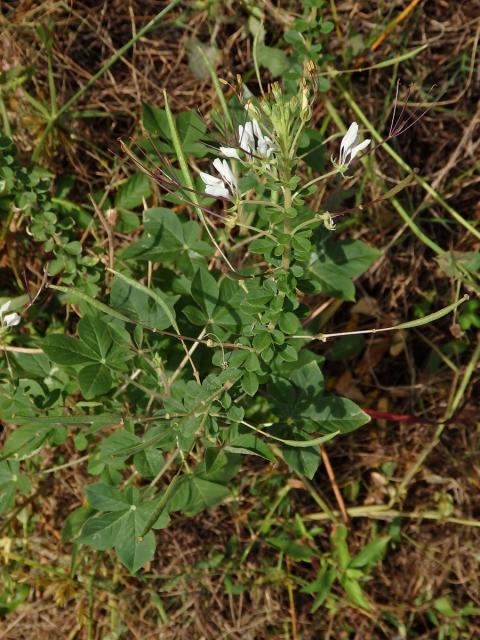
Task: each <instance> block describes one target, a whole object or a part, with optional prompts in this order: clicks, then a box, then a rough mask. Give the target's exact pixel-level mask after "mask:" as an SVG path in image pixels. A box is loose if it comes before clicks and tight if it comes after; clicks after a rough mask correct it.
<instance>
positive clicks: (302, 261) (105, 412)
mask: <svg viewBox="0 0 480 640" xmlns="http://www.w3.org/2000/svg"><path fill="white" fill-rule="evenodd" d="M217 88H218V91H219V102H220V104H221V105H222V113H221V114H216V115H213V116H212V119H211V120H212V123H213V124H214V125H215V126H216V128H217V134H214V133H211V132H210V131H208V130H207V126H206V124H205V123H204V122H203V120H202V119H201V118H200V117H199V116H198V115H197V114H196V113H193V112H189V113H183V114H180V115H179V116H177V117H175V116H174V115H173V113H172V111H171V109H170V106H169V102H168V98H167V96H166V95H165V107H164V109H159V108H156V107H152V106H148V105H145V106H144V112H143V126H144V130H145V135H144V136H143V137H141V138H140V139H139V140H138V144H137V147H136V150H132V149H133V147H131V146H130V145H127V144H125V143H124V144H123V145H122V148H123V149H124V151H125V153H126V154H127V156H128V157H130V159H131V160H132V161H133V162H134V163H135V164H136V165H137V167H138V168H139V169H140V171H142V172H144V173H145V174H147V176H149V177H150V178H151V181H152V184H153V185H154V194H153V196H151V197H150V189H149V188H148V190H147V191H146V194H148V196H149V197H148V198H140V200H139V201H137V200H135V198H134V202H135V206H137V205H138V204H139V202H142V201H143V203H144V207H143V213H142V215H143V230H142V231H141V233H139V234H137V235H136V239H135V240H129V241H128V242H127V243H124V244H123V246H122V247H120V248H116V247H114V246H113V245H112V244H111V243H112V227H113V225H114V222H112V220H113V219H114V216H112V215H110V217H108V216H107V215H106V210H105V209H104V210H103V213H102V211H101V210H100V209H101V205H98V207H97V208H98V209H99V211H100V215H101V216H102V220H103V222H104V224H105V226H106V228H107V230H108V231H109V233H108V237H109V242H110V245H109V251H108V255H107V254H105V255H104V256H102V259H103V263H104V264H105V271H104V273H103V274H102V278H103V280H101V279H100V280H98V279H97V278H96V279H95V287H93V288H92V286H89V287H85V286H83V285H82V284H81V283H80V284H77V281H76V279H75V278H74V277H73V276H72V278H71V279H70V280H67V281H65V280H64V281H63V282H62V281H61V280H60V279H58V278H57V280H55V281H54V276H55V275H56V272H55V271H51V272H50V274H49V279H48V283H47V285H46V286H47V290H48V292H49V293H50V294H57V296H58V304H59V308H58V309H57V315H58V318H60V320H59V321H58V324H56V325H55V324H53V325H52V327H51V330H50V332H49V333H48V334H47V335H46V336H45V337H42V338H36V345H35V348H24V349H12V348H10V349H9V344H10V343H11V341H12V340H14V339H15V335H16V332H17V331H18V330H19V329H18V327H19V326H20V325H19V324H18V323H19V322H20V315H18V314H19V313H20V314H21V309H19V308H18V305H17V306H14V307H12V306H10V302H9V301H7V300H5V301H2V305H3V306H2V313H3V312H4V311H5V312H6V313H7V312H8V314H11V312H12V311H13V312H14V313H15V315H14V316H12V315H2V329H1V331H2V342H3V343H4V354H5V358H6V360H7V363H8V374H6V375H4V376H3V379H2V384H1V387H0V415H1V418H2V419H3V420H4V421H5V422H7V423H8V424H9V425H13V428H12V429H11V430H10V432H9V434H8V437H7V438H6V441H5V445H4V447H3V449H2V450H1V452H0V508H1V509H2V511H4V512H5V511H8V510H9V509H11V508H12V507H13V505H14V502H15V494H16V492H17V491H19V492H21V493H23V494H25V495H28V494H29V493H30V492H32V491H34V486H35V484H36V483H38V479H37V474H38V471H39V470H40V469H42V465H43V464H44V463H43V462H42V461H43V460H46V459H47V458H48V459H50V464H51V461H52V455H50V456H43V455H41V454H40V452H41V451H42V449H46V450H49V451H51V452H53V461H54V466H49V468H48V469H46V471H50V472H52V471H55V470H56V469H57V468H63V467H67V466H71V465H78V464H85V467H86V472H87V473H88V475H89V476H90V478H91V481H90V482H88V484H87V485H86V487H85V494H86V501H85V502H84V504H83V505H82V506H81V507H80V508H78V509H76V510H74V511H73V512H72V513H70V514H69V515H68V517H66V522H65V526H64V531H63V535H64V539H65V540H66V541H69V542H72V543H73V544H74V545H86V546H88V547H91V548H92V549H96V550H100V551H106V550H109V549H114V550H115V551H116V553H117V554H118V556H119V558H120V560H121V561H122V562H123V564H124V565H125V566H126V567H127V568H128V569H129V570H130V571H131V572H136V571H138V570H139V569H140V568H141V567H142V566H144V565H145V564H146V563H147V562H149V561H150V560H152V558H153V556H154V553H155V548H156V542H157V537H158V536H161V534H156V533H155V531H156V530H159V529H163V528H165V527H168V526H174V523H175V514H176V513H181V514H184V515H186V516H193V515H195V514H197V513H199V512H201V511H202V510H205V509H208V508H211V507H213V506H215V505H218V504H220V503H221V502H222V501H224V500H226V499H227V498H228V499H229V500H230V501H235V500H236V499H237V497H238V490H237V488H236V487H237V486H238V483H237V482H236V480H235V478H236V477H238V475H239V473H240V471H241V469H242V465H244V464H245V458H248V457H249V456H257V457H260V458H263V459H264V460H265V464H271V465H283V466H284V468H285V469H287V468H288V469H289V470H290V472H291V473H295V474H296V475H298V476H299V477H300V478H306V479H307V480H308V479H312V478H313V477H314V475H315V473H316V471H317V469H318V467H319V464H320V463H321V459H322V458H321V447H322V446H323V444H324V443H326V442H328V441H330V440H332V439H334V438H341V437H342V435H343V434H345V433H349V432H351V431H353V430H355V429H358V428H360V427H362V426H363V425H365V424H366V423H367V422H368V421H369V416H368V415H367V413H365V412H364V411H363V410H362V409H361V408H360V407H358V406H357V405H356V404H355V403H354V402H352V401H351V400H349V399H346V398H342V397H339V396H337V395H333V394H332V393H329V392H328V391H327V389H326V388H325V384H324V376H323V373H322V369H323V367H324V358H323V356H322V355H321V349H318V348H317V347H318V346H319V345H321V343H322V341H325V340H326V339H327V338H328V335H326V334H322V333H319V332H318V328H317V329H315V328H313V327H315V326H316V324H315V322H312V315H311V305H309V304H308V303H309V301H311V300H314V296H316V295H317V294H324V295H325V296H329V297H333V298H338V299H340V300H354V298H355V287H354V280H355V278H357V277H358V276H360V275H361V274H362V273H364V272H365V271H366V270H367V269H368V267H369V266H370V265H371V264H372V263H373V262H374V261H375V260H376V259H377V258H378V257H379V251H378V250H377V249H375V248H372V247H370V246H368V245H367V244H365V243H364V242H362V241H360V240H353V239H350V238H348V237H347V238H346V239H340V237H339V234H338V231H336V225H342V220H343V219H344V215H345V213H346V212H345V211H344V212H342V211H339V210H338V207H337V208H336V209H335V211H334V212H333V213H332V211H330V210H329V208H330V209H331V208H332V205H330V207H329V206H328V205H327V204H326V203H327V196H328V194H331V193H332V192H334V191H335V189H337V190H338V189H339V188H340V185H341V183H342V180H343V179H344V178H345V177H346V176H347V174H348V172H349V171H350V170H351V169H352V167H353V165H354V163H355V162H356V161H357V160H358V157H359V156H360V155H361V154H362V153H366V152H368V151H369V150H372V147H371V146H370V140H368V139H364V138H362V135H361V132H359V127H358V125H357V124H356V123H355V122H354V123H352V124H351V126H350V127H349V129H348V131H347V132H346V134H345V135H344V137H343V139H341V141H340V140H339V139H337V138H336V137H335V140H333V141H331V142H330V143H329V145H330V146H331V147H332V148H334V147H335V149H336V150H335V151H334V154H333V158H332V161H333V162H332V164H331V167H330V168H329V169H328V170H327V171H324V172H323V173H321V174H320V175H318V171H317V167H318V166H319V164H322V163H319V160H318V158H319V156H320V157H321V158H323V155H324V152H323V149H324V147H325V146H326V144H325V141H322V142H318V136H314V137H313V138H310V137H309V132H312V131H313V129H312V128H311V119H312V111H313V109H312V108H313V104H314V101H315V99H316V97H317V87H316V80H315V70H314V69H313V68H312V66H311V65H310V66H308V65H307V66H306V68H305V72H304V74H303V77H302V78H301V79H300V80H299V83H298V86H297V91H296V93H294V94H289V93H286V92H285V91H284V90H283V89H282V88H281V86H280V85H279V84H277V83H275V84H273V85H271V86H270V87H269V89H268V91H266V92H265V93H264V92H263V91H262V93H261V97H260V98H256V97H254V96H253V95H251V94H250V93H249V92H248V90H247V89H246V87H243V86H239V87H238V88H235V89H234V90H233V88H231V89H232V93H233V97H232V99H231V101H230V103H229V104H227V102H226V100H225V97H224V94H223V93H222V91H221V90H220V87H219V85H218V87H217ZM312 140H313V142H312ZM204 159H206V161H203V160H204ZM200 161H202V162H200ZM199 164H200V167H199V166H198V165H199ZM140 175H141V174H140ZM136 182H138V180H137V181H136ZM327 185H328V187H327ZM36 188H37V187H36ZM143 188H145V187H143ZM37 191H38V188H37ZM396 191H398V187H397V188H396V190H395V192H396ZM147 199H148V201H149V202H152V203H153V204H155V206H148V203H147ZM333 201H334V199H332V200H331V202H333ZM104 202H105V199H104ZM159 204H161V206H159ZM55 206H57V207H58V206H59V204H58V201H57V204H56V205H55ZM106 206H107V204H105V207H106ZM364 206H366V205H364ZM104 214H105V215H104ZM131 215H133V214H131ZM45 216H46V213H43V218H45ZM43 218H42V217H41V216H40V218H38V220H40V222H39V221H38V220H37V222H36V223H35V229H34V230H32V233H34V234H36V236H37V237H38V238H39V240H41V241H43V242H47V243H50V244H52V247H50V246H49V247H47V249H48V250H53V243H54V242H56V243H57V246H58V247H60V244H61V249H62V253H61V256H64V254H65V251H67V253H68V250H69V246H68V244H66V243H64V242H62V243H60V240H59V238H60V239H61V237H60V236H59V235H55V234H54V233H53V231H54V229H53V227H52V233H51V236H49V235H48V233H46V232H43V231H42V230H41V229H40V226H39V225H40V224H43V225H44V226H45V224H46V223H48V224H50V225H55V222H56V218H55V219H54V214H53V213H50V214H49V216H47V218H46V222H45V223H44V222H43ZM47 226H48V225H47ZM42 228H43V227H42ZM45 228H47V227H45ZM70 249H71V253H72V255H73V254H74V253H75V252H77V253H78V255H80V253H81V247H79V246H77V245H75V247H70ZM73 249H74V250H75V251H73ZM56 250H57V252H58V251H60V249H59V248H58V249H56ZM77 250H78V251H77ZM59 255H60V254H59ZM55 259H56V260H58V259H59V258H58V256H57V257H56V258H55ZM62 259H64V258H63V257H62ZM72 259H73V258H72ZM70 264H73V262H72V261H71V260H70V262H68V265H70ZM99 264H102V263H101V262H100V263H98V261H96V262H95V269H96V271H95V273H97V270H98V268H99ZM87 266H89V267H90V265H87ZM89 273H90V272H89ZM77 275H78V274H77ZM88 277H89V278H90V277H91V275H89V276H88ZM80 280H81V279H80ZM97 291H98V293H97ZM448 310H450V309H447V310H445V312H447V311H448ZM437 317H439V316H438V315H437ZM423 321H425V319H423V320H422V322H423ZM419 323H421V322H420V321H419ZM407 324H408V323H406V325H405V326H407ZM412 326H413V325H412ZM64 327H66V328H67V332H66V333H65V329H64ZM319 352H320V353H319ZM44 470H45V469H44ZM342 531H343V530H342ZM338 535H340V534H338ZM338 535H337V537H338ZM342 535H343V534H342ZM342 544H344V540H343V539H342ZM384 546H385V545H384V543H383V542H382V549H381V550H383V548H384ZM381 550H380V551H381ZM380 551H379V553H380ZM377 555H378V554H377ZM352 566H353V565H352ZM355 566H356V567H357V569H358V567H359V566H361V563H360V561H358V566H357V565H355ZM362 566H363V565H362ZM354 568H355V567H354ZM322 570H324V572H326V573H325V575H327V574H328V580H329V581H330V582H329V584H331V582H332V581H333V579H334V576H333V573H332V572H331V570H330V568H329V567H327V565H325V567H324V569H322ZM348 579H350V580H354V579H356V575H354V573H352V576H351V577H350V578H348ZM322 584H323V583H322ZM349 585H350V591H352V592H354V593H357V592H358V591H356V590H357V587H356V586H355V585H354V586H353V587H352V586H351V584H350V583H349ZM317 586H318V585H317ZM319 590H320V591H321V595H320V596H318V591H319ZM347 591H348V589H347ZM313 592H315V593H317V600H318V602H317V605H319V604H320V603H321V602H323V599H324V597H325V594H324V589H323V586H322V585H320V586H318V589H317V590H316V591H315V589H313ZM357 600H358V601H359V602H360V605H361V606H362V603H363V600H361V596H358V597H357Z"/></svg>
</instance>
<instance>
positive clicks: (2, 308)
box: [0, 300, 12, 316]
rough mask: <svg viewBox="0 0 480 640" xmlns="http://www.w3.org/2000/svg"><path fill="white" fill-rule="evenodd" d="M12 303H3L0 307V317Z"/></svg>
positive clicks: (9, 301) (8, 301)
mask: <svg viewBox="0 0 480 640" xmlns="http://www.w3.org/2000/svg"><path fill="white" fill-rule="evenodd" d="M11 303H12V301H11V300H7V301H6V302H4V303H3V304H2V305H0V316H3V314H4V313H5V311H8V310H9V309H10V305H11Z"/></svg>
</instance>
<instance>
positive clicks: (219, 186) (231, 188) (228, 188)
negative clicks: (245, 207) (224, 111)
mask: <svg viewBox="0 0 480 640" xmlns="http://www.w3.org/2000/svg"><path fill="white" fill-rule="evenodd" d="M238 144H239V148H235V147H220V149H219V151H220V153H221V154H222V155H224V156H225V157H227V158H232V159H234V160H240V161H241V160H242V158H241V157H240V153H239V152H240V151H243V152H245V154H246V155H247V160H252V159H253V158H256V157H260V158H269V157H270V156H271V155H272V153H273V151H274V149H275V145H274V143H273V142H272V140H270V138H269V137H268V136H266V135H264V134H263V133H262V130H261V129H260V125H259V124H258V122H257V121H256V120H255V119H254V120H252V121H251V122H246V123H245V125H240V126H239V127H238ZM213 166H214V167H215V169H216V170H217V171H218V173H219V175H220V177H217V176H213V175H211V174H209V173H205V172H204V171H200V177H201V179H202V180H203V182H204V184H205V193H207V194H208V195H210V196H214V197H215V198H225V199H227V200H234V199H235V197H237V196H238V181H237V178H236V176H235V174H234V173H233V171H232V169H231V167H230V165H229V163H228V162H227V161H226V160H221V159H220V158H217V159H216V160H214V161H213Z"/></svg>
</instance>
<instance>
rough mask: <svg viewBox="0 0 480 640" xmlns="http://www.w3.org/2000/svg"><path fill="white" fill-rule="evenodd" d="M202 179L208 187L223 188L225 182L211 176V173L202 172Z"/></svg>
mask: <svg viewBox="0 0 480 640" xmlns="http://www.w3.org/2000/svg"><path fill="white" fill-rule="evenodd" d="M200 178H201V179H202V180H203V182H204V183H205V184H206V185H210V186H212V187H213V186H216V185H219V186H222V185H223V181H222V180H221V179H220V178H217V177H216V176H211V175H210V174H209V173H205V172H204V171H200Z"/></svg>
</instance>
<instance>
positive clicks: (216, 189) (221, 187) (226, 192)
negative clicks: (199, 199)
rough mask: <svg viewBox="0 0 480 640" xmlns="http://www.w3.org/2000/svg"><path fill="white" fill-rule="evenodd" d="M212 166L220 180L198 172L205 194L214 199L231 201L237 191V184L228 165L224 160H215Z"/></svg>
mask: <svg viewBox="0 0 480 640" xmlns="http://www.w3.org/2000/svg"><path fill="white" fill-rule="evenodd" d="M213 166H214V167H215V169H216V170H217V171H218V173H219V174H220V178H217V177H216V176H212V175H210V174H209V173H204V172H203V171H200V177H201V179H202V180H203V182H204V183H205V193H208V195H210V196H214V197H215V198H227V199H228V200H232V196H233V194H236V193H237V191H238V184H237V179H236V177H235V176H234V174H233V173H232V170H231V169H230V165H229V164H228V162H227V161H226V160H220V158H217V159H216V160H214V161H213Z"/></svg>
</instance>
